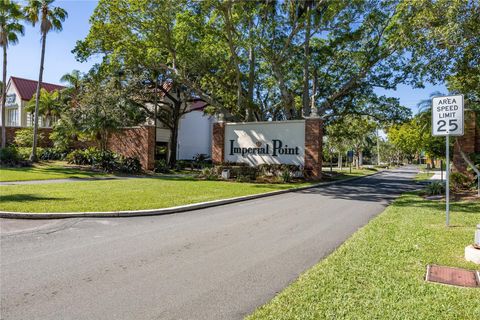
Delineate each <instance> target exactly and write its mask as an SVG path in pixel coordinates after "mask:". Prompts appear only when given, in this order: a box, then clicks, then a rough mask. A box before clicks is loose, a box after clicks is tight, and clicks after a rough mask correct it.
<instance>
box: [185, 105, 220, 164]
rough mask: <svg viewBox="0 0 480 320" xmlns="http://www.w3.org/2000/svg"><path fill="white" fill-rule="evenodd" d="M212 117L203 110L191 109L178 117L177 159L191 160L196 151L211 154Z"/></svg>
mask: <svg viewBox="0 0 480 320" xmlns="http://www.w3.org/2000/svg"><path fill="white" fill-rule="evenodd" d="M212 124H213V117H211V116H207V115H204V114H203V111H192V112H189V113H187V114H185V115H184V116H183V117H182V118H181V119H180V127H179V130H178V149H177V159H178V160H192V159H193V157H194V156H195V155H196V154H198V153H203V154H207V155H209V156H211V153H212Z"/></svg>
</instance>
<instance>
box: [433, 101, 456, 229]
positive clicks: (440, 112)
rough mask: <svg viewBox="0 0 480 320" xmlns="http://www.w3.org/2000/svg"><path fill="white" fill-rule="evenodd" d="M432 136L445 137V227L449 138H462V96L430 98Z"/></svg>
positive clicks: (447, 212)
mask: <svg viewBox="0 0 480 320" xmlns="http://www.w3.org/2000/svg"><path fill="white" fill-rule="evenodd" d="M432 136H445V137H446V139H445V153H446V158H447V161H446V162H447V163H446V173H445V177H446V179H445V180H446V185H445V211H446V225H447V227H448V226H449V224H450V141H449V140H450V139H449V138H450V136H463V95H455V96H444V97H435V98H432Z"/></svg>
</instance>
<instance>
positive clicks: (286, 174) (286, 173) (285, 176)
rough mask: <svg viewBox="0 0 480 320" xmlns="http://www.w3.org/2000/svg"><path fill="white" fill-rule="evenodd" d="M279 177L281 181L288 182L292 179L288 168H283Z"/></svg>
mask: <svg viewBox="0 0 480 320" xmlns="http://www.w3.org/2000/svg"><path fill="white" fill-rule="evenodd" d="M280 177H281V179H282V182H283V183H287V182H290V181H291V180H292V174H291V173H290V170H288V169H286V170H283V172H282V174H281V176H280Z"/></svg>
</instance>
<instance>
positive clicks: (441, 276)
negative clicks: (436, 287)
mask: <svg viewBox="0 0 480 320" xmlns="http://www.w3.org/2000/svg"><path fill="white" fill-rule="evenodd" d="M479 277H480V273H479V272H478V271H471V270H466V269H461V268H451V267H443V266H436V265H428V266H427V276H426V280H427V281H429V282H437V283H443V284H449V285H452V286H459V287H471V288H475V287H480V278H479Z"/></svg>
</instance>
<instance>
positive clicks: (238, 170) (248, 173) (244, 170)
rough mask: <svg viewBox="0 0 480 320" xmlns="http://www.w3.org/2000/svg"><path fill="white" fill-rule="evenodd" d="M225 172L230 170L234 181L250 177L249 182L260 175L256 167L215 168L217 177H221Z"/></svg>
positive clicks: (229, 166)
mask: <svg viewBox="0 0 480 320" xmlns="http://www.w3.org/2000/svg"><path fill="white" fill-rule="evenodd" d="M223 170H230V177H231V178H234V179H235V178H237V177H239V176H244V177H248V179H249V180H255V179H256V177H257V174H258V169H257V168H256V167H249V166H248V165H220V166H215V167H214V173H215V174H216V175H217V176H220V175H221V174H222V171H223Z"/></svg>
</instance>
